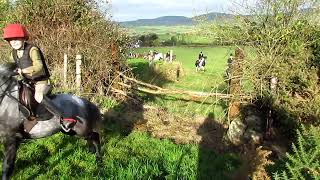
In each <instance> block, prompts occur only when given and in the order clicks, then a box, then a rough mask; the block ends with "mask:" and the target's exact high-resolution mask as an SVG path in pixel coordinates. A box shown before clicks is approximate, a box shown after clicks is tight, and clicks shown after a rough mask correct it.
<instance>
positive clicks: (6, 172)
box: [2, 137, 19, 180]
mask: <svg viewBox="0 0 320 180" xmlns="http://www.w3.org/2000/svg"><path fill="white" fill-rule="evenodd" d="M18 146H19V141H18V139H17V138H16V137H10V138H8V139H6V140H5V143H4V158H3V164H2V180H5V179H9V177H10V176H11V175H12V173H13V169H14V163H15V160H16V155H17V150H18Z"/></svg>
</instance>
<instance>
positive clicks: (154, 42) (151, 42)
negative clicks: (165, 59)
mask: <svg viewBox="0 0 320 180" xmlns="http://www.w3.org/2000/svg"><path fill="white" fill-rule="evenodd" d="M138 40H140V41H141V43H142V44H141V45H142V46H159V45H160V40H159V37H158V35H157V34H155V33H150V34H147V35H141V36H139V37H138Z"/></svg>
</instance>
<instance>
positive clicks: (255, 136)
mask: <svg viewBox="0 0 320 180" xmlns="http://www.w3.org/2000/svg"><path fill="white" fill-rule="evenodd" d="M244 138H245V139H246V140H247V141H249V142H252V143H253V144H260V143H261V142H262V138H263V135H262V133H258V132H257V131H255V130H253V129H247V130H246V132H245V133H244Z"/></svg>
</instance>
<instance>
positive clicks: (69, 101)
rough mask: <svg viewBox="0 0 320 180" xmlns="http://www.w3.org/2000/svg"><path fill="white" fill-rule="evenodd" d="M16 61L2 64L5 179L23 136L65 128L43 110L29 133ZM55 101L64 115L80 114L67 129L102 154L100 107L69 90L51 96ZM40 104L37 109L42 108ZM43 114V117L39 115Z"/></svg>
mask: <svg viewBox="0 0 320 180" xmlns="http://www.w3.org/2000/svg"><path fill="white" fill-rule="evenodd" d="M14 69H15V65H13V64H6V65H0V137H1V140H2V142H3V143H4V159H3V167H2V179H9V178H10V176H11V175H12V174H13V169H14V163H15V159H16V153H17V149H18V146H19V143H20V141H21V140H23V139H29V138H31V139H37V138H43V137H46V136H50V135H53V134H55V133H57V132H59V131H62V128H61V125H60V120H59V119H57V118H55V116H52V115H51V114H50V115H49V116H48V113H47V115H46V113H42V114H44V116H43V117H42V118H43V119H42V120H44V121H38V123H37V124H36V125H35V126H34V127H33V128H32V129H31V130H30V132H29V133H26V132H25V130H24V127H23V121H27V120H26V117H25V115H24V114H25V113H23V112H22V111H21V110H19V106H20V109H21V108H22V107H21V104H20V103H19V100H18V98H19V90H18V88H19V86H18V84H19V83H18V81H17V80H16V79H15V77H13V76H12V72H13V71H14ZM50 98H52V101H53V102H54V103H55V104H56V105H57V106H58V107H59V108H60V109H61V110H62V111H63V115H64V117H77V118H78V121H77V123H76V124H75V125H74V127H72V129H71V131H70V132H68V133H69V134H70V135H78V136H80V137H84V138H85V139H86V140H87V141H88V144H89V148H90V151H91V152H93V153H96V157H97V159H98V160H101V155H100V140H99V134H98V132H97V129H96V128H97V125H98V124H99V122H100V121H101V115H100V111H99V109H98V107H97V106H95V105H94V104H92V103H91V102H89V101H87V100H85V99H82V98H79V97H76V96H73V95H69V94H58V95H53V96H50ZM43 109H44V108H43V107H41V106H39V107H38V108H37V112H41V111H42V112H43ZM40 118H41V117H40Z"/></svg>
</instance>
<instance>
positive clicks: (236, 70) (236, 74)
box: [228, 48, 245, 118]
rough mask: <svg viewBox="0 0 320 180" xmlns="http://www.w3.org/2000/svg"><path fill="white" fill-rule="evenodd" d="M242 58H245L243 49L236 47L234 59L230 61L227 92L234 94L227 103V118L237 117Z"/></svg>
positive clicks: (239, 101) (239, 103)
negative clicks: (230, 74) (230, 73)
mask: <svg viewBox="0 0 320 180" xmlns="http://www.w3.org/2000/svg"><path fill="white" fill-rule="evenodd" d="M244 58H245V55H244V51H243V50H242V49H240V48H237V49H236V52H235V59H234V60H233V62H232V68H231V71H232V76H231V79H230V84H229V93H230V94H232V95H234V96H235V98H234V99H231V102H230V105H229V112H228V116H229V118H235V117H238V116H239V114H240V105H241V99H239V97H237V96H239V95H240V94H241V93H242V90H241V80H242V76H243V61H244Z"/></svg>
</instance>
